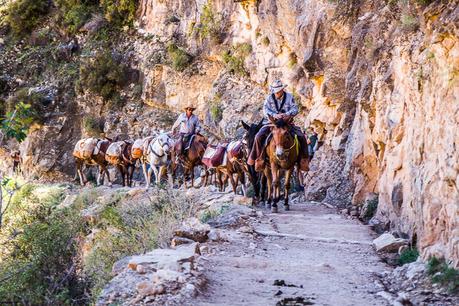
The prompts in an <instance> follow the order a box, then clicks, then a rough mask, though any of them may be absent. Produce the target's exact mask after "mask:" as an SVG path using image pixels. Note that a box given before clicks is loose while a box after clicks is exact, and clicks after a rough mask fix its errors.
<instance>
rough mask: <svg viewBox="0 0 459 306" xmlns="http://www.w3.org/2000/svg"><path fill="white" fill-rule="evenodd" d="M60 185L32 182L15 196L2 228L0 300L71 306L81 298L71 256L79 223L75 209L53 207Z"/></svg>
mask: <svg viewBox="0 0 459 306" xmlns="http://www.w3.org/2000/svg"><path fill="white" fill-rule="evenodd" d="M64 190H65V188H64V187H60V186H54V187H44V186H38V185H33V184H27V185H25V186H23V187H22V188H21V189H20V190H19V192H17V193H16V194H15V195H14V197H13V200H12V202H11V205H10V208H9V210H8V211H7V212H6V214H7V215H6V216H5V218H4V224H3V226H2V228H1V229H0V257H1V258H2V261H1V262H0V279H2V285H1V286H0V300H1V301H3V302H9V303H11V304H33V305H44V304H54V305H57V304H60V305H62V304H73V303H75V301H76V299H78V300H79V301H80V302H79V303H81V302H84V300H85V295H84V292H85V287H86V285H85V283H84V282H83V281H82V279H81V278H80V277H78V276H77V271H78V262H77V261H75V260H74V259H75V257H76V255H77V253H78V252H79V250H78V247H79V245H78V241H79V240H78V239H79V237H80V235H81V234H82V233H83V224H84V223H83V222H82V220H81V217H80V215H79V214H78V212H77V211H76V210H75V208H65V209H56V206H57V205H58V204H59V203H60V202H61V201H62V199H63V195H64Z"/></svg>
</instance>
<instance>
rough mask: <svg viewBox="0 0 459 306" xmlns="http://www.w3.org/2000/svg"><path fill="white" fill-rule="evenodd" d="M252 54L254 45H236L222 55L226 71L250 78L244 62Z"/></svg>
mask: <svg viewBox="0 0 459 306" xmlns="http://www.w3.org/2000/svg"><path fill="white" fill-rule="evenodd" d="M251 52H252V45H250V44H248V43H243V44H237V45H234V46H233V47H232V48H231V50H227V51H224V52H223V54H222V58H223V62H224V63H225V64H226V69H227V70H228V71H229V72H230V73H233V74H238V75H240V76H248V72H247V71H246V69H245V66H244V62H245V59H246V57H247V56H249V55H250V53H251Z"/></svg>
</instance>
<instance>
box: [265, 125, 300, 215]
mask: <svg viewBox="0 0 459 306" xmlns="http://www.w3.org/2000/svg"><path fill="white" fill-rule="evenodd" d="M269 120H270V122H271V124H272V125H273V127H272V130H271V133H272V137H271V140H270V141H269V143H268V147H267V155H268V158H269V166H268V167H266V168H265V170H264V173H265V175H266V177H267V179H268V197H269V199H270V200H271V201H272V209H271V211H272V212H277V211H278V208H277V202H278V201H279V199H280V196H281V193H280V190H281V186H280V185H281V170H284V171H285V183H284V207H285V210H289V204H288V191H289V189H290V179H291V176H292V172H293V170H294V168H295V166H296V165H297V164H298V157H299V150H300V145H299V142H298V139H297V138H296V136H295V135H294V134H293V133H291V132H290V129H291V124H292V118H288V119H277V120H276V119H274V118H272V117H270V118H269Z"/></svg>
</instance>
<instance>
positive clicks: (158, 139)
mask: <svg viewBox="0 0 459 306" xmlns="http://www.w3.org/2000/svg"><path fill="white" fill-rule="evenodd" d="M156 142H158V143H159V145H160V146H161V149H163V154H162V155H159V154H158V153H156V152H155V150H154V149H153V145H154V144H155V143H156ZM164 145H166V143H161V141H160V138H156V139H155V141H152V142H150V144H149V147H150V151H151V153H153V154H154V155H155V156H156V157H158V158H162V157H164V156H165V155H166V153H164V152H165V150H164Z"/></svg>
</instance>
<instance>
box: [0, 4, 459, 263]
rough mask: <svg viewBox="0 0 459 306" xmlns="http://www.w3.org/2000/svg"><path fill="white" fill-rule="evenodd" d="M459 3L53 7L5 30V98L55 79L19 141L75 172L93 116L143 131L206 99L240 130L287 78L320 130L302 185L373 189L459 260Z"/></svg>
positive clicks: (435, 248)
mask: <svg viewBox="0 0 459 306" xmlns="http://www.w3.org/2000/svg"><path fill="white" fill-rule="evenodd" d="M429 2H431V3H429ZM458 4H459V1H402V0H400V1H397V0H395V1H393V0H390V1H358V0H348V1H345V0H336V1H330V0H329V1H326V0H324V1H319V0H308V1H297V0H278V1H274V0H253V1H249V0H247V1H244V0H241V1H229V0H213V1H205V0H200V1H188V0H142V1H139V3H138V8H137V11H136V15H135V19H134V20H133V23H132V26H131V27H128V26H124V27H122V28H121V30H120V31H118V32H116V33H115V34H114V32H111V31H108V30H107V25H106V23H107V21H106V20H104V15H99V14H97V13H96V12H92V15H91V17H90V18H88V20H87V22H86V23H85V24H84V25H82V26H81V28H80V29H79V31H77V32H75V34H72V35H69V34H68V33H66V34H62V33H61V32H60V31H59V30H56V28H55V27H54V24H53V22H54V20H53V18H52V17H48V18H47V19H45V20H44V21H43V22H44V23H45V24H47V25H46V26H45V27H43V28H41V29H39V30H34V31H33V32H32V34H31V38H28V39H22V40H20V41H19V42H18V41H16V42H15V43H14V45H12V43H10V44H9V45H8V44H6V43H5V42H2V47H1V48H2V49H1V52H2V55H1V63H0V65H1V67H2V74H3V75H2V82H1V85H2V92H1V98H2V99H3V100H5V101H7V100H8V99H11V97H14V96H15V95H16V96H17V92H18V90H19V89H21V88H25V87H27V88H28V94H29V96H30V94H31V93H33V92H39V93H43V94H42V95H43V96H44V97H45V98H46V99H44V100H45V101H48V102H47V104H43V105H44V106H43V105H42V106H43V109H42V111H43V113H44V114H45V116H44V118H43V120H42V121H41V122H40V124H35V125H34V126H33V127H32V129H31V130H30V134H29V136H28V137H27V139H26V141H25V142H23V143H22V144H21V146H20V149H21V154H22V157H23V163H24V168H26V169H28V171H30V172H29V173H28V174H29V175H31V176H37V177H40V178H43V179H55V178H56V177H58V176H60V174H65V175H73V173H74V172H73V161H72V158H71V154H70V152H71V148H72V146H73V143H75V142H76V140H77V139H78V138H79V137H81V136H84V135H85V134H87V133H88V130H90V129H88V126H89V127H91V124H90V123H91V120H92V121H97V120H101V122H102V123H101V124H102V125H103V132H104V133H105V134H106V135H107V136H109V137H115V136H116V135H125V137H141V136H146V135H148V134H150V133H151V132H152V131H154V130H157V129H160V128H164V129H167V128H169V127H170V125H171V123H172V121H173V119H174V116H175V114H176V113H178V112H179V111H180V110H181V109H182V108H183V106H185V105H186V104H188V103H194V104H195V105H196V107H197V114H199V116H200V117H201V119H202V120H203V122H204V124H205V126H206V128H207V130H208V133H209V135H211V136H213V137H217V138H218V137H220V138H225V137H235V136H240V135H241V133H242V131H241V129H240V125H239V120H240V119H244V120H246V121H248V122H253V121H256V120H259V119H260V118H261V115H262V114H261V107H262V101H263V99H264V98H265V96H266V95H267V93H268V92H267V85H268V84H269V83H270V82H271V81H272V80H274V79H277V78H280V79H282V80H283V81H284V82H285V83H287V84H288V85H289V86H288V90H289V91H290V92H292V93H293V94H294V96H295V98H296V101H297V102H298V103H299V104H300V105H301V113H300V115H299V116H298V118H297V122H298V124H300V125H301V126H304V127H309V126H312V127H314V128H315V129H316V130H317V131H318V132H319V136H320V140H321V144H322V146H321V147H320V149H319V150H318V152H317V153H316V155H315V156H314V159H313V161H312V164H311V171H310V172H309V173H308V175H307V177H306V186H305V188H306V190H305V192H306V197H307V198H308V199H310V200H316V201H324V202H326V203H329V204H333V205H338V206H343V207H346V206H348V205H354V206H358V207H365V206H367V205H368V203H369V202H372V203H375V202H377V203H378V205H377V212H376V215H375V217H374V218H373V219H372V220H371V223H372V224H373V225H375V226H376V227H378V228H381V229H387V230H391V231H393V232H396V233H398V234H399V235H400V236H402V237H403V238H409V239H411V242H412V243H413V244H415V245H417V247H418V249H419V250H420V251H421V255H422V257H423V258H429V257H431V256H436V257H444V258H445V259H447V260H450V261H452V262H453V263H454V265H455V266H456V267H457V266H459V240H458V237H459V224H458V222H459V220H458V218H457V215H458V213H459V206H458V205H459V204H458V203H459V192H458V190H459V129H458V125H459V41H458V37H459V29H458V26H459V6H458ZM51 11H52V10H51ZM50 14H51V15H52V14H53V13H52V12H51V13H50ZM106 18H107V17H106V16H105V19H106ZM43 29H45V30H47V33H46V35H44V34H43V35H41V36H40V35H39V34H40V33H42V32H43V31H44V30H43ZM40 31H41V32H40ZM43 37H45V38H43ZM72 43H73V44H74V45H72ZM30 45H32V47H30ZM72 46H75V48H73V47H72ZM37 48H38V49H39V50H41V51H37ZM47 48H48V49H51V50H52V52H51V51H50V53H49V54H48V53H46V52H47V51H43V50H47ZM34 52H35V53H34ZM37 52H42V53H43V54H44V58H45V59H46V60H48V62H42V61H40V57H34V56H35V55H36V53H37ZM104 52H105V53H107V52H108V53H109V55H110V58H111V61H113V62H115V63H117V65H118V66H117V67H120V66H121V67H122V69H123V70H122V73H121V74H122V75H123V78H122V79H119V80H118V79H116V78H115V80H112V82H111V83H110V84H115V85H114V87H115V91H116V93H112V92H109V93H108V94H107V93H105V98H104V93H103V92H102V94H101V92H100V91H99V92H97V90H95V89H94V88H92V87H91V84H92V83H91V77H90V76H89V77H85V76H86V75H87V74H88V70H89V71H92V70H94V65H93V64H94V62H96V63H97V60H98V58H103V54H104ZM46 56H49V57H46ZM12 58H15V60H14V61H13V62H11V59H12ZM42 59H43V57H42ZM51 63H54V64H53V65H51ZM91 65H93V66H91ZM50 66H52V67H50ZM109 67H110V66H109ZM31 70H33V71H34V72H33V73H32V72H30V71H31ZM111 70H112V69H110V68H108V71H111ZM37 71H38V74H40V75H37ZM75 85H76V86H75ZM75 87H76V88H75ZM93 87H94V86H93ZM107 101H112V102H107ZM113 101H115V102H113ZM120 101H121V102H120ZM88 118H89V119H91V120H89V119H88ZM100 118H102V119H100ZM83 119H85V120H86V121H85V120H83ZM83 123H84V124H83ZM50 139H52V140H53V141H50ZM15 145H16V144H14V143H10V144H9V146H10V147H12V146H15Z"/></svg>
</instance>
